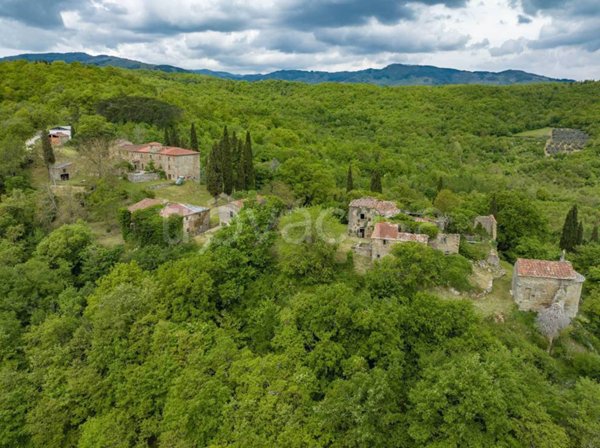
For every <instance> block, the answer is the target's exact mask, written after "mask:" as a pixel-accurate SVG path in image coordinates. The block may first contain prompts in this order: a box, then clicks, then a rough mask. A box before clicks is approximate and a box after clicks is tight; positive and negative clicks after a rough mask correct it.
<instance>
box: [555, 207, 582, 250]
mask: <svg viewBox="0 0 600 448" xmlns="http://www.w3.org/2000/svg"><path fill="white" fill-rule="evenodd" d="M582 229H583V226H582ZM578 232H579V219H578V218H577V206H576V205H574V206H573V207H571V210H569V213H567V217H566V218H565V223H564V225H563V229H562V234H561V236H560V244H559V246H560V248H561V249H565V250H568V251H572V250H573V249H575V246H577V243H578Z"/></svg>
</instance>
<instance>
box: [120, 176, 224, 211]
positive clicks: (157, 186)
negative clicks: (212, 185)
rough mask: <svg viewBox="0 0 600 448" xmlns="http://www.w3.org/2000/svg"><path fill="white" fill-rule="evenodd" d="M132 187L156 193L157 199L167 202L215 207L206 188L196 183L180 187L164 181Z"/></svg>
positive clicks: (187, 183) (188, 182)
mask: <svg viewBox="0 0 600 448" xmlns="http://www.w3.org/2000/svg"><path fill="white" fill-rule="evenodd" d="M131 185H136V186H137V188H139V189H145V190H150V191H152V192H154V194H155V195H156V197H157V198H160V199H166V200H167V201H172V202H182V203H185V204H193V205H202V206H206V207H211V206H213V205H214V199H213V198H212V197H211V195H210V194H209V193H208V191H206V187H205V186H204V185H200V184H198V183H196V182H191V181H187V182H185V183H184V184H183V185H179V186H178V185H175V184H174V183H173V182H168V181H164V180H163V181H155V182H147V183H141V184H131ZM128 188H136V187H128Z"/></svg>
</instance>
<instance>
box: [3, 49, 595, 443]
mask: <svg viewBox="0 0 600 448" xmlns="http://www.w3.org/2000/svg"><path fill="white" fill-rule="evenodd" d="M0 75H1V76H0V94H1V95H2V101H1V102H0V122H2V124H3V135H2V136H0V448H5V447H6V448H12V447H21V446H22V447H38V446H39V447H69V448H75V447H77V448H105V447H118V448H130V447H151V448H162V447H204V446H207V447H226V446H232V447H297V448H301V447H302V448H304V447H311V448H312V447H323V448H325V447H327V448H333V447H339V448H345V447H382V448H384V447H385V448H387V447H397V448H420V447H473V448H476V447H477V448H479V447H497V446H498V447H500V446H502V447H504V446H506V447H519V448H520V447H543V448H575V447H594V446H596V445H597V441H598V440H600V427H599V426H598V422H600V409H599V408H598V403H600V382H599V381H600V261H599V260H600V230H599V227H598V224H600V176H599V175H598V173H600V162H599V161H600V158H599V155H600V140H599V136H600V127H599V125H600V120H598V117H599V116H600V115H599V114H600V109H599V107H600V104H599V103H598V101H596V98H598V97H599V92H600V90H599V89H600V84H598V83H593V82H592V83H584V82H581V83H564V84H562V83H559V84H552V83H551V84H548V85H546V84H540V85H537V84H536V85H523V86H501V87H500V86H485V85H474V86H452V87H443V86H439V87H376V86H367V85H360V84H329V83H326V84H318V85H307V84H302V83H289V82H282V81H265V82H257V83H250V82H237V81H233V80H219V79H214V78H208V77H205V76H200V75H195V74H191V73H188V74H185V73H184V74H177V73H164V72H149V71H145V70H139V71H132V70H125V69H116V68H112V67H107V68H97V67H89V66H82V65H81V64H64V63H51V64H42V63H27V62H21V61H18V62H4V63H0Z"/></svg>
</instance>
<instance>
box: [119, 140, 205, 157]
mask: <svg viewBox="0 0 600 448" xmlns="http://www.w3.org/2000/svg"><path fill="white" fill-rule="evenodd" d="M120 146H121V148H123V149H125V150H127V151H131V152H140V153H152V154H161V155H165V156H175V157H176V156H193V155H199V154H200V153H199V152H196V151H192V150H191V149H184V148H177V147H175V146H162V145H161V144H160V143H156V142H152V143H146V144H143V145H131V144H121V145H120ZM153 147H154V148H158V149H157V150H153V149H152V148H153Z"/></svg>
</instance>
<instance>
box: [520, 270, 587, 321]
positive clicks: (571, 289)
mask: <svg viewBox="0 0 600 448" xmlns="http://www.w3.org/2000/svg"><path fill="white" fill-rule="evenodd" d="M582 284H583V282H582V281H579V280H559V279H554V278H540V277H519V276H518V275H517V273H516V272H514V274H513V284H512V294H513V299H514V301H515V302H516V304H517V306H518V307H519V309H520V310H521V311H535V312H538V311H540V310H542V309H543V308H546V307H548V306H549V305H551V304H552V303H554V302H563V303H564V306H565V311H566V313H567V315H568V316H569V317H571V318H573V317H575V315H576V314H577V311H578V309H579V298H580V297H581V287H582Z"/></svg>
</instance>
